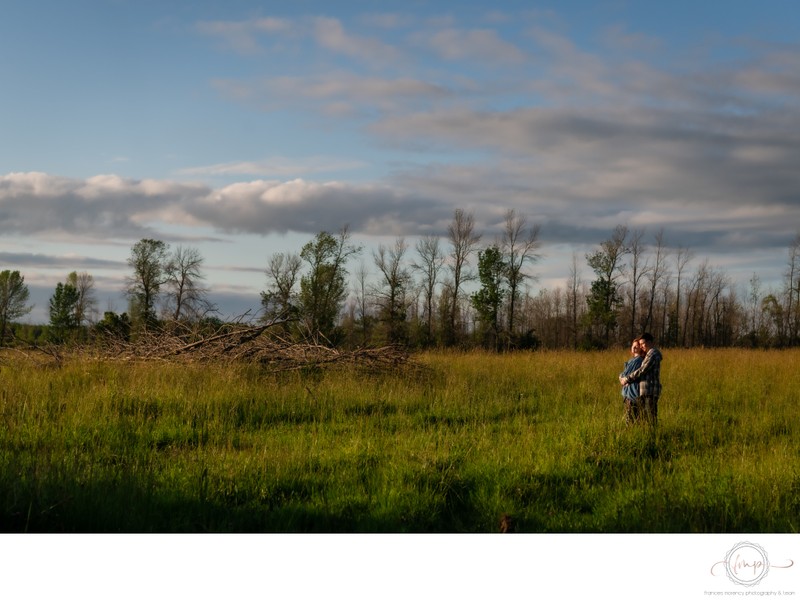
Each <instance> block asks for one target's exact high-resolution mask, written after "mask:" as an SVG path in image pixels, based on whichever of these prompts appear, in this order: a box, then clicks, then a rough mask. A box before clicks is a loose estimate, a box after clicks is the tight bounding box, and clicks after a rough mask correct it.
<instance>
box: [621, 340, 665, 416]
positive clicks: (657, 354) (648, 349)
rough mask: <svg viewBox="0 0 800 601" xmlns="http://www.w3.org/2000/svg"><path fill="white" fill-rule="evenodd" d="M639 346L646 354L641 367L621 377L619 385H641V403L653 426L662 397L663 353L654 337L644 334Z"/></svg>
mask: <svg viewBox="0 0 800 601" xmlns="http://www.w3.org/2000/svg"><path fill="white" fill-rule="evenodd" d="M639 346H640V347H641V348H642V350H643V351H644V352H645V356H644V361H642V364H641V366H639V368H638V369H635V370H634V371H632V372H631V373H630V374H628V375H627V376H625V377H622V376H620V379H619V383H620V384H622V385H623V386H625V385H626V384H634V383H637V382H638V383H639V402H640V403H641V407H642V410H643V411H644V414H645V416H646V417H647V419H648V420H649V421H650V423H651V424H652V425H654V426H655V425H656V419H657V418H658V397H660V396H661V351H659V350H658V349H657V348H656V347H655V345H654V344H653V335H652V334H649V333H645V334H642V336H641V338H639Z"/></svg>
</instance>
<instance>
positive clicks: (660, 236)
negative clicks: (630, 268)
mask: <svg viewBox="0 0 800 601" xmlns="http://www.w3.org/2000/svg"><path fill="white" fill-rule="evenodd" d="M655 242H656V255H655V257H654V259H653V264H652V266H651V268H650V269H649V270H648V272H647V279H648V282H649V283H650V298H649V302H648V305H647V317H646V318H645V320H644V328H643V329H644V330H647V331H649V330H650V329H651V328H652V327H653V309H654V303H655V299H656V291H657V289H658V287H659V284H660V283H661V282H662V280H663V279H664V278H665V277H666V276H667V275H668V274H667V268H666V261H667V256H668V254H669V253H668V250H667V247H666V244H665V240H664V228H661V229H660V230H658V232H656V235H655ZM662 326H663V324H662Z"/></svg>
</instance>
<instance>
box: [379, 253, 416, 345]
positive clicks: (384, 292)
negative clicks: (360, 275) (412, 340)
mask: <svg viewBox="0 0 800 601" xmlns="http://www.w3.org/2000/svg"><path fill="white" fill-rule="evenodd" d="M407 250H408V245H407V244H406V241H405V239H403V238H398V239H397V240H395V243H394V247H392V248H387V247H385V246H384V245H383V244H381V245H380V246H378V250H377V252H375V253H373V255H372V256H373V259H374V261H375V266H376V267H377V268H378V271H379V272H380V274H381V276H382V278H381V282H380V285H379V286H378V287H376V290H375V297H376V299H377V301H376V304H377V306H378V311H379V318H380V320H381V321H382V322H383V323H384V324H386V331H387V338H388V339H389V342H392V343H398V342H404V341H405V338H406V331H405V330H406V328H405V326H406V312H407V310H408V287H409V284H410V282H411V277H410V275H409V273H408V270H407V269H406V268H405V266H404V265H403V258H404V257H405V254H406V251H407Z"/></svg>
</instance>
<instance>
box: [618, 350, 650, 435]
mask: <svg viewBox="0 0 800 601" xmlns="http://www.w3.org/2000/svg"><path fill="white" fill-rule="evenodd" d="M644 354H645V353H644V350H643V349H642V347H641V346H639V340H638V339H636V340H634V341H633V342H632V343H631V358H630V359H628V360H627V361H626V362H625V367H624V368H623V370H622V373H621V374H620V375H619V379H620V383H622V378H624V377H625V376H627V375H628V374H630V373H632V372H634V371H636V370H637V369H639V366H641V364H642V360H643V359H644ZM622 399H623V401H624V402H625V421H626V422H627V423H629V424H630V423H632V422H635V421H638V420H639V417H640V415H641V413H642V406H641V403H640V402H639V383H638V382H634V383H632V384H624V385H623V386H622Z"/></svg>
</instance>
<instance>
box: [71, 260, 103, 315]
mask: <svg viewBox="0 0 800 601" xmlns="http://www.w3.org/2000/svg"><path fill="white" fill-rule="evenodd" d="M67 283H68V284H69V285H71V286H73V287H74V288H75V290H77V291H78V302H77V303H76V304H75V323H77V324H78V325H79V326H80V325H83V323H84V322H90V321H92V319H93V315H94V313H95V312H96V311H97V300H96V298H95V294H94V278H93V277H92V276H91V275H89V274H88V273H87V272H85V271H82V272H80V273H77V272H75V271H73V272H72V273H70V274H69V275H68V276H67Z"/></svg>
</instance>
